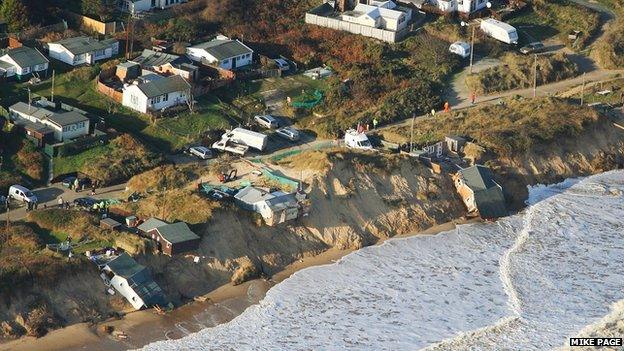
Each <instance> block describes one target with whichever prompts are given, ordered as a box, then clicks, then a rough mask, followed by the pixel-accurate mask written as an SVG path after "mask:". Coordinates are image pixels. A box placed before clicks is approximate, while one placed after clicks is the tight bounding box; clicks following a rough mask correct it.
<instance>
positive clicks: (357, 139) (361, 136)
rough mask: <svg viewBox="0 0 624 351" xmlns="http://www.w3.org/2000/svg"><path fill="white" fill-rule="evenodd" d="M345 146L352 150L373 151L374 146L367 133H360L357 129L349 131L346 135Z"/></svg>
mask: <svg viewBox="0 0 624 351" xmlns="http://www.w3.org/2000/svg"><path fill="white" fill-rule="evenodd" d="M345 144H346V145H347V146H348V147H350V148H352V149H362V150H373V145H372V144H371V142H370V140H368V137H367V136H366V133H358V132H357V131H356V130H355V129H349V130H347V132H346V133H345Z"/></svg>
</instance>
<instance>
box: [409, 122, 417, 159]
mask: <svg viewBox="0 0 624 351" xmlns="http://www.w3.org/2000/svg"><path fill="white" fill-rule="evenodd" d="M415 119H416V115H415V114H414V115H412V132H411V134H410V150H409V152H410V154H411V153H412V151H413V150H414V120H415Z"/></svg>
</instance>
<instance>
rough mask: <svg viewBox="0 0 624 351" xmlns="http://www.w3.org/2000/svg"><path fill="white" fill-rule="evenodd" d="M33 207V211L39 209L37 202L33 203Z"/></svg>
mask: <svg viewBox="0 0 624 351" xmlns="http://www.w3.org/2000/svg"><path fill="white" fill-rule="evenodd" d="M33 205H34V207H35V210H36V209H38V208H39V200H37V201H35V203H34V204H33Z"/></svg>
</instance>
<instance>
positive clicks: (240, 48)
mask: <svg viewBox="0 0 624 351" xmlns="http://www.w3.org/2000/svg"><path fill="white" fill-rule="evenodd" d="M192 48H196V49H203V50H205V51H206V52H207V53H209V54H210V55H212V56H214V58H216V59H217V60H219V61H221V60H225V59H228V58H231V57H235V56H240V55H243V54H249V53H253V50H251V49H250V48H248V47H247V46H246V45H245V44H243V43H241V42H240V41H238V40H231V39H214V40H211V41H207V42H205V43H201V44H197V45H195V46H192Z"/></svg>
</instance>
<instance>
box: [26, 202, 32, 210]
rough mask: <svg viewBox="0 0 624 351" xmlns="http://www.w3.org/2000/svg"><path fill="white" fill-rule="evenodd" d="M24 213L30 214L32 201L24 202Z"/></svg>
mask: <svg viewBox="0 0 624 351" xmlns="http://www.w3.org/2000/svg"><path fill="white" fill-rule="evenodd" d="M26 206H27V207H26V212H30V210H32V201H28V202H26Z"/></svg>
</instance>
